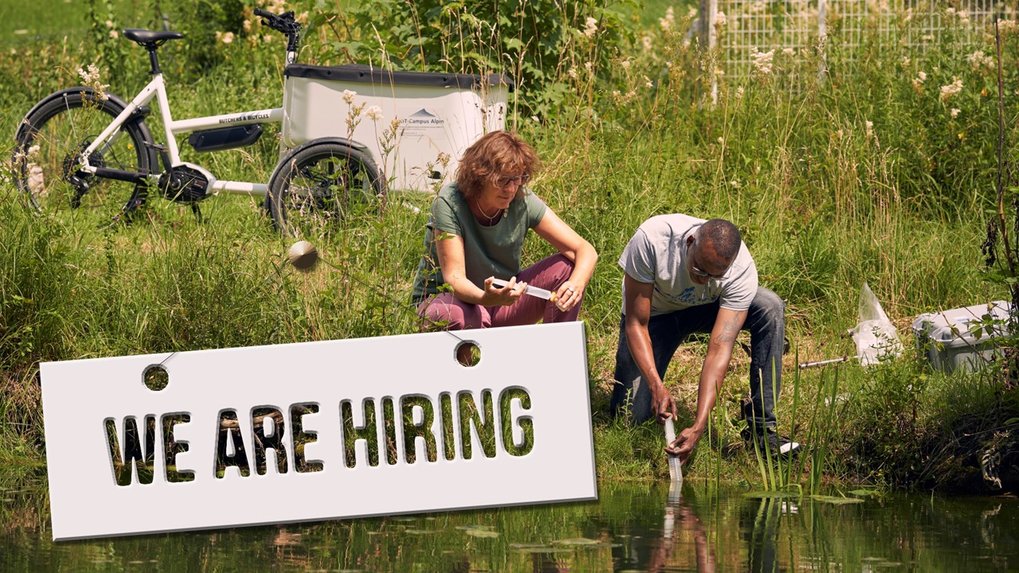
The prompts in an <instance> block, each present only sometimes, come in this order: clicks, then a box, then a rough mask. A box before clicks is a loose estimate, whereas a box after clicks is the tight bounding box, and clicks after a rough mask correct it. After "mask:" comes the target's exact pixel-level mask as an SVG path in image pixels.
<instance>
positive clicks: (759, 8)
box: [747, 0, 768, 14]
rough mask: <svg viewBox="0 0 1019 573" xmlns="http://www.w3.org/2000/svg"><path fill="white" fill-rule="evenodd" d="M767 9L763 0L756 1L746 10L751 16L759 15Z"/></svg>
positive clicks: (766, 4)
mask: <svg viewBox="0 0 1019 573" xmlns="http://www.w3.org/2000/svg"><path fill="white" fill-rule="evenodd" d="M767 8H768V3H767V2H765V1H764V0H757V1H756V2H754V3H753V4H751V5H750V7H749V8H747V12H749V13H751V14H760V13H762V12H764V11H765V10H766V9H767Z"/></svg>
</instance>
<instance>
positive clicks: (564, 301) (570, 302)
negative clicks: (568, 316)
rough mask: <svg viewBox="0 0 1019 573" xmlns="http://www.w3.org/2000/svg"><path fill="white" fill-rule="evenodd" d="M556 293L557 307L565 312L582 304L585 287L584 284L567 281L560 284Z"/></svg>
mask: <svg viewBox="0 0 1019 573" xmlns="http://www.w3.org/2000/svg"><path fill="white" fill-rule="evenodd" d="M555 294H556V299H555V305H556V308H558V309H559V310H561V311H563V312H567V311H568V310H570V309H571V308H573V307H575V306H577V305H578V304H580V299H581V298H583V297H584V287H583V285H579V284H576V283H574V282H572V281H566V282H564V283H563V284H561V285H559V288H558V289H556V291H555Z"/></svg>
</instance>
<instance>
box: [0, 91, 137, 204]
mask: <svg viewBox="0 0 1019 573" xmlns="http://www.w3.org/2000/svg"><path fill="white" fill-rule="evenodd" d="M123 109H124V107H123V105H122V104H120V103H119V102H116V101H114V100H112V99H104V98H103V97H102V96H100V95H99V94H96V93H95V92H92V91H88V90H87V89H85V88H83V89H82V91H71V90H68V91H67V92H64V93H62V94H59V95H58V96H56V97H52V98H51V99H50V100H49V101H47V102H45V103H43V104H41V105H40V106H37V109H35V110H33V112H32V113H31V114H29V116H28V117H27V118H25V121H24V125H23V126H22V128H21V129H19V130H18V138H17V146H16V148H15V151H14V173H15V180H16V183H17V186H18V189H19V190H20V191H21V192H22V195H23V196H24V197H25V198H26V200H27V202H28V204H29V205H30V206H31V207H32V208H33V209H36V210H38V211H40V212H41V211H63V210H70V211H73V212H74V213H75V216H81V217H94V218H96V219H97V222H102V221H103V220H105V221H110V220H112V219H113V218H115V217H117V216H119V215H120V214H121V213H123V212H124V211H125V210H126V209H127V208H128V207H129V206H130V207H131V208H134V207H138V206H140V205H141V203H143V202H144V200H145V193H144V184H140V183H136V182H130V181H119V180H113V179H106V178H100V177H96V176H94V175H89V174H87V173H83V172H81V171H79V167H80V164H81V161H80V160H81V154H82V152H83V151H84V150H85V149H86V148H87V147H88V146H89V145H90V144H91V143H92V142H93V141H94V140H95V139H96V137H98V136H99V134H100V133H101V132H102V131H103V130H104V129H106V127H107V126H109V125H110V124H111V123H112V122H113V120H114V118H116V117H117V115H118V114H120V112H121V111H123ZM148 144H149V142H148V141H147V138H146V129H145V127H144V125H143V124H142V123H141V122H139V121H129V122H127V123H125V124H124V125H123V126H121V128H120V129H119V130H118V131H117V132H116V133H114V134H113V136H112V137H111V138H110V139H109V140H108V141H107V142H106V143H104V144H103V145H101V146H100V147H99V148H98V149H96V151H95V152H93V153H92V155H91V156H90V157H89V164H90V165H92V166H93V167H107V168H111V169H118V170H121V171H127V172H133V173H148V172H149V167H150V165H149V155H148Z"/></svg>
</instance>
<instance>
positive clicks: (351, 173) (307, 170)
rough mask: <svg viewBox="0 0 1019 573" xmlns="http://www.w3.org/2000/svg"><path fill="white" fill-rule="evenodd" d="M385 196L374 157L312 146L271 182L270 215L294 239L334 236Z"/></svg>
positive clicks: (337, 145)
mask: <svg viewBox="0 0 1019 573" xmlns="http://www.w3.org/2000/svg"><path fill="white" fill-rule="evenodd" d="M382 193H383V184H382V180H381V178H380V177H379V172H378V169H377V168H376V167H375V162H374V161H372V159H371V157H370V156H369V155H368V154H367V153H365V152H362V151H360V150H358V149H355V148H352V147H350V146H347V145H343V144H340V143H325V142H324V143H318V144H312V145H310V146H308V147H305V148H304V149H301V150H299V151H297V152H296V153H294V154H293V155H292V156H290V157H289V158H287V159H285V160H284V161H283V163H282V164H281V165H280V166H279V167H277V169H276V173H275V174H274V175H273V178H272V180H271V181H270V182H269V197H268V200H269V205H268V206H269V213H270V214H271V215H272V219H273V222H274V223H275V224H276V227H277V228H278V229H280V230H281V231H282V232H283V233H285V234H287V235H290V236H293V237H306V238H310V237H319V236H323V235H328V234H330V233H331V232H332V231H333V230H335V229H336V228H337V225H338V224H340V223H341V222H342V221H343V220H344V219H345V218H346V217H348V216H349V215H350V214H352V213H353V212H355V211H357V210H358V209H364V208H366V207H370V206H372V205H374V204H375V203H376V201H377V198H378V197H379V196H380V195H381V194H382Z"/></svg>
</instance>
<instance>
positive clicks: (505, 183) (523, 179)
mask: <svg viewBox="0 0 1019 573" xmlns="http://www.w3.org/2000/svg"><path fill="white" fill-rule="evenodd" d="M530 180H531V175H530V174H529V173H524V174H522V175H517V176H514V177H500V178H498V179H496V180H495V181H496V183H498V184H499V187H500V188H502V189H505V188H506V187H509V186H510V184H511V183H512V184H516V185H523V184H525V183H527V182H528V181H530Z"/></svg>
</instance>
